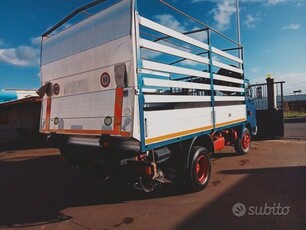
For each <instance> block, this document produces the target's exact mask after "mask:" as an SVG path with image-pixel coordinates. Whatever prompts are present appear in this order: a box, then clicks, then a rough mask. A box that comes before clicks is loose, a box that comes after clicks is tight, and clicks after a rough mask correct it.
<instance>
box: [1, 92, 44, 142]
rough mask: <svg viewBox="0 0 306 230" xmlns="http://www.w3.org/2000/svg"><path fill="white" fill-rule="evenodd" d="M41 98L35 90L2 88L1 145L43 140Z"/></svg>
mask: <svg viewBox="0 0 306 230" xmlns="http://www.w3.org/2000/svg"><path fill="white" fill-rule="evenodd" d="M40 110H41V99H40V98H39V96H38V95H37V94H36V92H35V91H33V90H0V147H1V146H5V145H8V144H14V145H15V144H17V145H23V146H24V145H27V146H31V145H32V144H34V143H35V144H36V143H38V142H40V141H41V135H40V134H39V118H40Z"/></svg>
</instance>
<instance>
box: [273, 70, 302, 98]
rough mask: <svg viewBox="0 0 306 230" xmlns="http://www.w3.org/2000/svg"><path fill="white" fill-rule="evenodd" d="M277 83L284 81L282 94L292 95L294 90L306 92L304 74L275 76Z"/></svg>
mask: <svg viewBox="0 0 306 230" xmlns="http://www.w3.org/2000/svg"><path fill="white" fill-rule="evenodd" d="M275 77H276V78H277V81H285V82H286V83H285V84H284V93H285V94H292V92H293V91H294V90H299V89H301V90H302V92H304V93H305V92H306V73H282V74H279V75H277V74H276V75H275Z"/></svg>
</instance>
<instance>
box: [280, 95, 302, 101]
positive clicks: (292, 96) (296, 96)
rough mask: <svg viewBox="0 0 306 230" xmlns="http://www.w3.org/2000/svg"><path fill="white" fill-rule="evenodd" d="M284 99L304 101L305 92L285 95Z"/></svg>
mask: <svg viewBox="0 0 306 230" xmlns="http://www.w3.org/2000/svg"><path fill="white" fill-rule="evenodd" d="M284 101H306V94H297V95H286V96H284Z"/></svg>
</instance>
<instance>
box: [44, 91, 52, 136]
mask: <svg viewBox="0 0 306 230" xmlns="http://www.w3.org/2000/svg"><path fill="white" fill-rule="evenodd" d="M50 116H51V97H48V98H47V108H46V129H45V130H46V131H48V130H49V129H50Z"/></svg>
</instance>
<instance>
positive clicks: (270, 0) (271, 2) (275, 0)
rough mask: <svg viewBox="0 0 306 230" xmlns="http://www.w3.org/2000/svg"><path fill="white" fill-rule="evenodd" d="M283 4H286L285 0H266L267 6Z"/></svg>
mask: <svg viewBox="0 0 306 230" xmlns="http://www.w3.org/2000/svg"><path fill="white" fill-rule="evenodd" d="M283 2H286V0H268V3H267V4H268V5H276V4H279V3H283Z"/></svg>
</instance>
